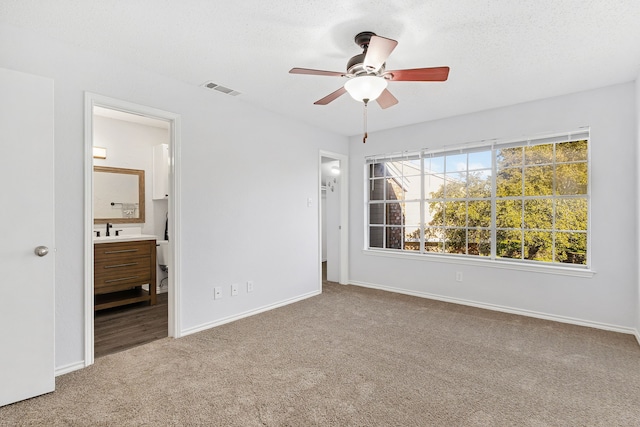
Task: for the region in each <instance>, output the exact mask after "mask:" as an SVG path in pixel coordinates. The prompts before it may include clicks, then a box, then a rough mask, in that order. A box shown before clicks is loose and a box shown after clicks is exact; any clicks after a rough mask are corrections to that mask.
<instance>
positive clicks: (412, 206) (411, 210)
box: [404, 202, 420, 227]
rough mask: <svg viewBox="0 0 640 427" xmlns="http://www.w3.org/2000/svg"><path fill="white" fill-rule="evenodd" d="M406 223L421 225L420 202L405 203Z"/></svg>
mask: <svg viewBox="0 0 640 427" xmlns="http://www.w3.org/2000/svg"><path fill="white" fill-rule="evenodd" d="M404 223H405V225H411V226H416V227H419V226H420V202H407V203H404Z"/></svg>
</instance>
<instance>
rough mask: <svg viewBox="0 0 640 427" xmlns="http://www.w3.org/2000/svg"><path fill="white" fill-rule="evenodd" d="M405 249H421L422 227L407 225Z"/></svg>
mask: <svg viewBox="0 0 640 427" xmlns="http://www.w3.org/2000/svg"><path fill="white" fill-rule="evenodd" d="M404 250H406V251H419V250H420V228H419V227H405V229H404Z"/></svg>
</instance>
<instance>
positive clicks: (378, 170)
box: [369, 163, 385, 178]
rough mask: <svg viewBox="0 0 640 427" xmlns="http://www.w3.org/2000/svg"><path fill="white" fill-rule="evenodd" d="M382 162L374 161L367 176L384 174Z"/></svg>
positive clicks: (381, 175)
mask: <svg viewBox="0 0 640 427" xmlns="http://www.w3.org/2000/svg"><path fill="white" fill-rule="evenodd" d="M384 169H385V168H384V163H374V164H372V165H371V168H370V169H369V178H371V177H383V176H384Z"/></svg>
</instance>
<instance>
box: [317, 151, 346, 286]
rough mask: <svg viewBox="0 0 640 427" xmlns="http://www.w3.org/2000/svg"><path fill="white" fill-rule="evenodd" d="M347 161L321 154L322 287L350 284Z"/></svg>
mask: <svg viewBox="0 0 640 427" xmlns="http://www.w3.org/2000/svg"><path fill="white" fill-rule="evenodd" d="M347 166H348V165H347V157H346V156H344V155H342V154H338V153H331V152H326V151H321V152H320V159H319V175H320V176H319V179H320V191H319V197H318V200H320V204H319V205H320V215H319V218H320V223H319V227H318V229H319V231H320V239H319V240H320V250H319V252H320V266H321V268H320V284H321V285H322V284H323V283H325V282H334V283H340V284H343V285H344V284H347V283H348V235H349V232H348V209H347V206H348V173H347Z"/></svg>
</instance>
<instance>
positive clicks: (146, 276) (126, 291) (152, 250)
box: [93, 239, 156, 311]
mask: <svg viewBox="0 0 640 427" xmlns="http://www.w3.org/2000/svg"><path fill="white" fill-rule="evenodd" d="M93 250H94V269H93V270H94V294H95V303H94V310H96V311H97V310H102V309H105V308H111V307H117V306H120V305H125V304H132V303H135V302H142V301H149V304H150V305H154V304H155V303H156V241H155V239H154V240H134V241H109V242H100V243H94V245H93ZM147 284H148V285H149V291H145V290H144V289H143V288H142V285H147Z"/></svg>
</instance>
